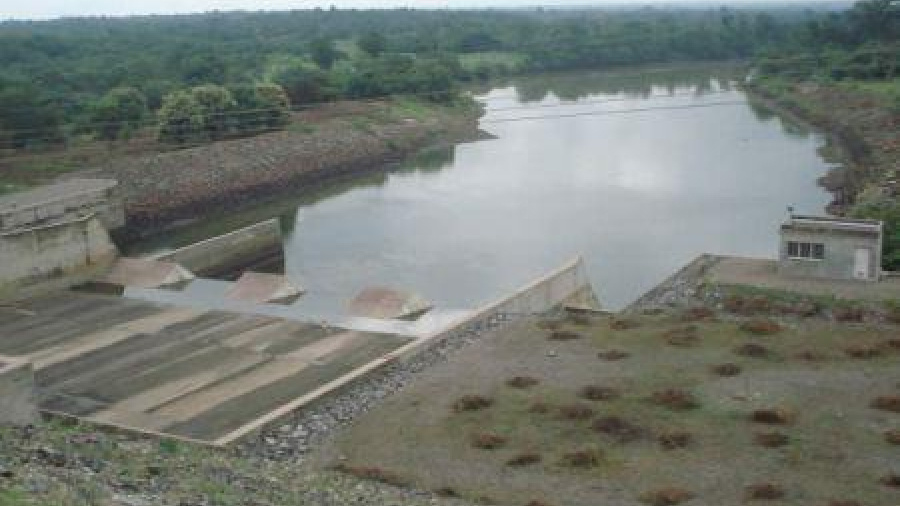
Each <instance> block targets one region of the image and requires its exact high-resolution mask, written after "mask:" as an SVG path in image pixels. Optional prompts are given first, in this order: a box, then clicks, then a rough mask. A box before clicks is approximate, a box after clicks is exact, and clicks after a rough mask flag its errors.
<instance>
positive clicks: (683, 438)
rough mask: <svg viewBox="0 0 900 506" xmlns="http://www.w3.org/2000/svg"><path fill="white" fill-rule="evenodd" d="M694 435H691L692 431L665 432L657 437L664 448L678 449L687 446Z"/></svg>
mask: <svg viewBox="0 0 900 506" xmlns="http://www.w3.org/2000/svg"><path fill="white" fill-rule="evenodd" d="M693 439H694V438H693V436H691V434H690V432H681V431H675V432H663V433H662V434H660V435H659V436H657V437H656V440H657V441H658V442H659V445H660V446H662V448H663V450H677V449H678V448H686V447H687V446H688V445H690V444H691V441H693Z"/></svg>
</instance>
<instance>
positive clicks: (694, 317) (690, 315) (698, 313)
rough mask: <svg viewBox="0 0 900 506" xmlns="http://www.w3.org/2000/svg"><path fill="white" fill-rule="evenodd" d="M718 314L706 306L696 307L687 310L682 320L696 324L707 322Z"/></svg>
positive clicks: (682, 314)
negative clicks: (702, 321)
mask: <svg viewBox="0 0 900 506" xmlns="http://www.w3.org/2000/svg"><path fill="white" fill-rule="evenodd" d="M715 315H716V313H715V311H713V310H712V309H710V308H708V307H706V306H694V307H689V308H687V309H686V310H685V311H684V312H683V313H681V320H682V321H686V322H695V321H698V320H707V319H710V318H712V317H713V316H715Z"/></svg>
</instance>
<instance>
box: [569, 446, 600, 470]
mask: <svg viewBox="0 0 900 506" xmlns="http://www.w3.org/2000/svg"><path fill="white" fill-rule="evenodd" d="M602 458H603V453H602V452H600V450H578V451H574V452H569V453H565V454H563V456H562V458H561V459H560V465H563V466H565V467H577V468H589V467H597V466H598V465H600V461H601V460H602Z"/></svg>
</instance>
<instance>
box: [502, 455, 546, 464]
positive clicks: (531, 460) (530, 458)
mask: <svg viewBox="0 0 900 506" xmlns="http://www.w3.org/2000/svg"><path fill="white" fill-rule="evenodd" d="M540 461H541V456H540V454H538V453H533V452H528V453H520V454H518V455H516V456H515V457H513V458H511V459H509V460H507V461H506V465H508V466H513V467H521V466H530V465H532V464H537V463H538V462H540Z"/></svg>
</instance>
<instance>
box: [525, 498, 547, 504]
mask: <svg viewBox="0 0 900 506" xmlns="http://www.w3.org/2000/svg"><path fill="white" fill-rule="evenodd" d="M525 506H550V504H549V503H545V502H544V501H538V500H537V499H533V500H531V501H528V502H527V503H526V504H525Z"/></svg>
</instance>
